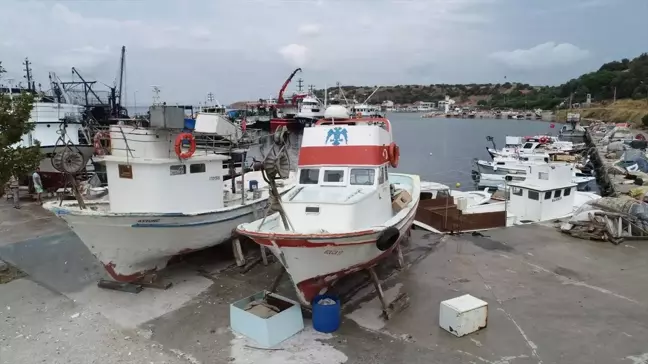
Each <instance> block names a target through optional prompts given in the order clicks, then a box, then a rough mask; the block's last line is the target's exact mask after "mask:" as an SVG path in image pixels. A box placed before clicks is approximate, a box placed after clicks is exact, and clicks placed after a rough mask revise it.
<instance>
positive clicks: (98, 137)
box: [93, 131, 111, 155]
mask: <svg viewBox="0 0 648 364" xmlns="http://www.w3.org/2000/svg"><path fill="white" fill-rule="evenodd" d="M104 140H105V141H108V147H107V148H105V147H104V146H103V144H102V143H101V142H102V141H104ZM93 145H94V151H95V154H96V155H104V154H106V149H108V150H110V147H111V143H110V133H108V132H107V131H100V132H97V133H96V134H95V135H94V138H93Z"/></svg>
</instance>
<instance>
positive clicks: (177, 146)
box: [175, 133, 196, 159]
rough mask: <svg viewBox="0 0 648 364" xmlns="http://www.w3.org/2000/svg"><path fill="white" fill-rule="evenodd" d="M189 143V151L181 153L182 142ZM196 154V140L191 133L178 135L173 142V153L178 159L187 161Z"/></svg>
mask: <svg viewBox="0 0 648 364" xmlns="http://www.w3.org/2000/svg"><path fill="white" fill-rule="evenodd" d="M185 140H188V141H189V150H188V151H186V152H183V151H182V142H183V141H185ZM195 152H196V138H194V136H193V134H191V133H180V134H178V137H176V140H175V153H176V155H177V156H178V157H179V158H180V159H188V158H191V156H192V155H193V154H194V153H195Z"/></svg>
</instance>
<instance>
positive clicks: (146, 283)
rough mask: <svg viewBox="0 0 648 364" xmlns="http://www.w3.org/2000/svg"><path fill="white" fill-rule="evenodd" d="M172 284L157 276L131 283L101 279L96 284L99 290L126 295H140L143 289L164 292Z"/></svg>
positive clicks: (152, 275)
mask: <svg viewBox="0 0 648 364" xmlns="http://www.w3.org/2000/svg"><path fill="white" fill-rule="evenodd" d="M172 285H173V284H172V283H171V282H168V281H164V280H162V279H161V278H160V277H159V276H158V275H157V274H155V273H152V274H147V275H145V276H144V277H142V278H140V279H138V280H135V281H133V282H117V281H113V280H108V279H101V280H99V282H98V283H97V286H99V288H105V289H110V290H113V291H120V292H126V293H140V292H141V291H142V290H143V289H144V288H154V289H162V290H166V289H169V288H171V286H172Z"/></svg>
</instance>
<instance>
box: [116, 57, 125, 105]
mask: <svg viewBox="0 0 648 364" xmlns="http://www.w3.org/2000/svg"><path fill="white" fill-rule="evenodd" d="M125 61H126V46H122V48H121V59H120V61H119V93H118V94H117V97H118V98H119V102H118V103H117V105H119V106H121V105H122V87H123V85H124V62H125Z"/></svg>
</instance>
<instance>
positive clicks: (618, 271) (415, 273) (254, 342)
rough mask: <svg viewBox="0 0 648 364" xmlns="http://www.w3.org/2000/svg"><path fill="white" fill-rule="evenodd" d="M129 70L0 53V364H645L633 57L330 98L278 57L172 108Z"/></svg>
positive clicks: (169, 96)
mask: <svg viewBox="0 0 648 364" xmlns="http://www.w3.org/2000/svg"><path fill="white" fill-rule="evenodd" d="M104 5H105V4H104ZM104 5H102V6H104ZM48 6H49V5H48ZM105 6H106V7H105V8H102V9H103V10H102V11H107V10H106V9H110V7H111V6H116V5H112V4H108V5H105ZM259 6H261V5H259ZM276 6H283V5H276ZM295 6H300V5H295ZM318 6H331V5H321V4H320V5H318ZM439 6H441V5H439ZM494 6H495V5H494ZM53 8H54V10H57V9H58V10H57V11H58V13H57V14H59V16H60V17H61V19H63V20H65V19H68V20H70V19H72V20H73V23H74V24H76V25H77V26H79V27H81V26H82V25H84V24H85V25H84V26H86V27H87V26H88V24H90V23H84V20H83V19H82V18H81V17H80V16H78V17H77V16H73V15H71V14H73V13H72V12H71V10H70V11H68V12H65V11H63V10H64V9H63V5H57V6H53ZM82 8H83V7H82V6H81V8H80V9H82ZM66 9H67V8H66ZM282 9H287V8H285V7H284V8H282ZM392 9H396V8H392ZM249 10H250V12H249V13H248V15H251V14H256V13H254V12H253V10H254V9H253V8H250V9H249ZM34 11H36V10H34ZM286 11H287V10H286ZM394 11H395V10H394ZM74 14H76V13H74ZM232 16H233V15H232ZM100 20H101V21H94V22H92V24H95V23H96V24H99V25H101V26H104V27H108V28H110V29H117V28H120V27H141V26H142V25H141V23H138V22H130V21H124V22H122V23H116V22H115V21H112V22H111V21H109V20H106V19H100ZM117 25H119V26H117ZM316 28H317V27H311V28H310V29H307V30H308V31H307V32H306V31H304V32H302V33H300V34H301V36H302V37H304V39H309V40H310V42H312V43H308V44H309V45H310V44H316V43H317V40H318V39H320V38H318V37H320V36H321V35H320V34H319V31H320V30H319V28H317V29H316ZM137 29H139V31H140V32H143V33H145V30H143V29H142V28H137ZM156 29H157V28H156ZM173 29H175V28H173ZM173 29H171V28H169V29H166V28H160V31H163V32H167V33H165V34H167V35H168V34H171V33H169V32H176V31H179V30H177V29H176V30H173ZM132 33H133V34H137V32H135V31H133V32H132ZM243 33H244V32H243V31H241V35H240V36H241V37H243V36H244V34H243ZM315 33H317V34H315ZM173 34H175V33H173ZM192 34H193V36H195V37H198V38H201V37H203V38H201V39H203V40H202V41H203V42H204V43H205V44H206V45H207V44H209V43H208V41H207V40H206V38H204V34H205V32H199V31H198V29H192ZM201 34H203V35H202V36H201ZM174 39H176V38H174ZM2 40H3V38H2V36H1V35H0V41H2ZM304 43H307V42H306V41H304ZM7 44H8V43H6V42H4V43H3V42H0V49H5V48H6V49H8V48H9V46H8V45H7ZM160 44H163V43H162V42H161V41H160V43H155V45H156V47H162V46H161V45H160ZM201 44H202V43H201ZM311 46H312V47H314V46H313V45H311ZM227 47H231V45H229V44H227V46H223V47H222V49H221V48H218V49H219V51H222V52H224V50H223V49H225V48H227ZM304 47H305V46H304ZM558 48H559V51H560V52H565V51H564V48H565V47H558ZM567 48H569V47H567ZM141 49H144V47H142V46H140V47H139V48H138V47H131V46H130V45H129V44H127V43H126V42H125V43H123V44H120V46H119V48H118V50H119V51H114V52H113V51H110V52H109V51H105V52H104V51H97V50H96V49H95V50H94V51H93V52H94V53H93V54H94V55H95V56H98V55H100V56H101V57H102V61H101V62H97V63H96V64H95V63H92V64H91V63H89V62H88V61H86V62H80V61H79V62H78V63H76V62H77V61H78V60H79V59H80V58H78V57H77V58H75V57H70V58H60V59H58V62H63V61H65V62H67V63H65V67H66V69H71V72H66V73H62V72H60V71H58V69H59V68H57V67H60V65H53V66H52V65H50V64H48V63H44V62H42V61H41V62H40V63H39V62H38V61H36V60H35V59H38V58H36V57H32V56H31V55H30V56H29V57H26V56H27V55H29V54H26V55H25V56H21V58H20V62H17V61H16V58H15V57H14V58H9V57H8V59H4V58H2V57H4V56H3V55H2V54H0V61H1V62H0V133H1V134H0V184H1V185H2V187H3V188H2V189H1V190H0V192H1V193H0V197H1V198H0V364H31V363H71V364H86V363H132V364H151V363H156V364H157V363H167V364H206V363H234V364H254V363H264V364H274V363H281V364H302V363H313V364H315V363H318V364H343V363H360V364H361V363H385V364H386V363H397V362H399V363H444V364H445V363H457V364H459V363H462V364H463V363H478V364H522V363H537V364H542V363H561V364H562V363H565V364H579V363H582V364H590V363H621V364H623V363H628V364H647V363H648V348H647V347H646V338H648V292H646V290H645V285H644V279H645V278H644V277H645V276H646V275H648V265H647V264H646V263H645V262H646V260H647V259H648V132H646V130H647V129H646V128H648V53H641V54H639V55H634V58H623V56H625V55H626V53H627V52H626V53H622V54H620V56H619V57H617V58H618V59H619V60H614V61H609V58H610V57H607V58H605V59H602V58H601V59H602V61H601V62H600V65H599V66H597V67H591V66H590V65H587V67H585V66H582V67H580V68H575V69H577V70H578V72H581V73H579V74H580V75H579V76H574V78H572V79H569V80H565V81H563V83H557V84H555V85H532V84H529V83H527V82H526V81H524V80H526V79H527V78H530V77H531V76H529V75H531V74H532V73H533V72H536V71H535V70H531V71H529V70H526V71H525V72H526V73H525V72H521V71H519V70H518V73H515V67H512V68H511V73H512V74H510V75H509V76H507V77H501V79H500V80H499V81H493V82H492V83H484V84H476V83H470V84H468V83H466V84H447V83H445V84H444V83H438V84H429V83H425V82H424V81H421V82H420V84H387V82H385V83H386V84H385V85H379V84H376V85H374V83H370V82H371V81H372V80H369V81H368V82H366V83H365V85H367V84H368V85H373V86H353V84H354V83H355V84H359V83H358V81H357V80H358V79H360V78H358V79H354V78H353V77H351V76H349V74H348V73H346V71H345V70H344V69H343V68H342V67H338V68H335V69H334V71H335V72H334V71H332V70H327V71H326V72H324V71H323V69H324V68H323V67H322V66H321V64H318V63H315V64H313V66H312V67H310V68H309V67H308V66H307V65H308V62H306V59H307V57H306V56H305V54H306V53H304V52H306V51H305V50H304V49H303V48H300V47H298V46H297V45H296V44H293V47H289V48H288V49H289V50H290V49H292V50H293V53H294V52H296V50H297V51H299V50H301V51H300V52H302V53H304V54H303V57H302V58H303V59H302V61H303V62H298V63H299V64H297V65H295V64H292V63H291V64H290V66H286V67H284V68H282V71H281V72H278V71H277V72H274V71H273V72H267V73H266V74H264V75H263V76H262V81H259V80H257V79H255V80H254V82H252V81H250V80H246V79H243V80H237V82H241V83H245V84H246V85H247V84H248V83H249V84H250V85H251V86H249V87H248V86H246V87H248V89H249V90H251V91H246V92H244V93H243V92H242V93H240V94H236V96H231V95H228V94H225V92H223V91H222V90H224V89H226V88H227V87H225V86H223V87H221V86H218V87H216V86H214V89H213V90H212V89H204V90H203V89H202V88H201V87H199V86H197V85H199V82H198V81H195V82H196V84H195V85H191V86H192V88H193V87H194V86H195V88H200V93H201V95H202V96H199V97H195V101H193V102H182V103H181V102H178V101H177V100H179V99H178V98H177V97H175V96H173V95H177V90H176V88H178V87H183V86H178V85H180V84H179V83H174V82H175V81H174V80H173V77H170V76H169V74H170V73H171V72H173V71H172V70H168V72H169V74H166V76H167V79H163V78H162V77H160V79H161V80H164V81H165V82H167V84H163V85H160V84H157V85H150V82H149V80H148V79H146V81H142V79H138V77H139V74H138V73H137V72H133V70H136V71H137V70H139V72H140V74H144V71H142V66H141V63H139V66H138V67H140V68H137V67H135V66H137V65H138V63H137V62H133V61H131V59H132V58H136V59H135V61H137V57H138V52H141ZM561 49H562V50H561ZM569 49H571V48H569ZM112 50H115V48H112ZM21 51H22V50H21ZM77 53H79V52H77ZM280 53H281V55H284V56H285V54H287V53H289V52H287V51H286V50H285V49H283V48H282V52H280ZM296 53H297V54H301V53H299V52H296ZM618 53H619V52H616V53H613V54H614V55H615V57H616V55H618ZM327 54H328V53H327ZM522 54H524V52H522ZM561 54H564V53H561ZM515 55H516V57H517V58H515V59H519V57H521V56H520V52H517V53H515ZM534 55H535V53H534ZM140 57H141V54H140ZM161 58H162V57H160V59H161ZM490 58H498V57H490ZM499 58H501V55H500V56H499ZM531 58H535V56H534V57H531ZM597 60H599V59H598V58H597ZM194 61H195V60H192V59H189V57H187V59H185V62H187V65H191V64H193V63H191V62H194ZM239 61H240V62H241V63H245V62H247V60H245V59H244V57H243V58H241V59H239ZM160 62H162V61H160ZM232 63H234V62H232ZM301 63H303V65H302V64H301ZM446 64H450V63H446ZM519 64H520V63H519V61H518V63H517V65H518V66H519ZM559 64H561V65H562V63H559ZM110 65H112V66H110ZM127 65H128V66H127ZM115 66H117V67H116V76H114V79H106V78H105V77H103V75H105V74H107V73H109V74H113V73H114V71H115ZM157 66H159V65H155V67H157ZM48 67H51V70H48V71H44V70H46V69H47V68H48ZM146 67H154V65H151V64H147V65H146ZM447 67H448V68H450V67H449V66H447ZM563 67H566V66H563ZM100 68H110V72H104V71H102V70H100ZM183 68H191V67H184V66H183ZM127 69H128V72H127ZM234 69H235V66H234V65H233V66H232V70H233V71H232V72H233V73H235V71H234ZM236 72H238V71H236ZM245 72H249V70H247V69H246V70H245ZM408 72H413V71H411V70H410V71H408ZM537 72H539V73H538V74H541V73H540V72H541V71H537ZM406 73H407V72H404V74H406ZM127 75H128V77H127ZM185 77H186V80H185V79H184V78H185ZM203 77H207V76H205V75H203V74H195V73H192V72H188V73H187V74H186V75H185V74H184V73H183V82H185V81H186V82H189V83H191V82H194V81H192V79H195V80H198V79H201V78H203ZM250 77H251V76H250ZM255 77H256V76H255ZM259 77H261V76H259ZM403 77H405V76H403ZM525 77H527V78H525ZM311 78H312V79H315V80H316V81H319V82H321V84H322V86H315V85H313V84H311V85H306V82H315V81H311ZM421 78H423V76H421ZM515 78H519V79H520V81H519V82H517V81H513V79H515ZM17 79H20V80H22V81H20V82H17V81H16V80H17ZM347 79H349V80H347ZM388 79H389V78H387V77H386V78H385V80H388ZM269 80H271V81H269ZM305 80H306V81H305ZM381 81H382V80H376V83H378V82H381ZM145 82H146V84H147V85H149V86H147V88H146V91H144V90H143V89H144V88H143V87H142V86H141V85H142V84H144V83H145ZM266 83H267V84H270V83H271V84H272V90H271V91H267V90H266V89H265V88H264V87H269V86H267V85H266ZM345 83H346V84H345ZM424 83H425V84H424ZM133 84H136V85H138V86H137V87H139V89H137V90H136V87H134V86H132V85H133ZM331 85H335V86H331ZM228 87H231V86H228ZM318 87H319V88H318ZM183 90H184V89H183ZM138 92H139V98H137V97H138V96H137V95H138ZM234 93H235V92H234V91H232V94H234ZM196 94H197V93H196ZM143 95H147V96H149V95H150V97H148V99H147V97H145V96H143ZM192 95H193V94H192ZM192 97H193V96H192ZM219 99H221V100H224V101H227V102H223V103H221V102H220V101H219ZM235 99H238V100H245V101H233V100H235ZM131 100H132V101H131Z"/></svg>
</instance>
